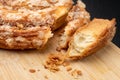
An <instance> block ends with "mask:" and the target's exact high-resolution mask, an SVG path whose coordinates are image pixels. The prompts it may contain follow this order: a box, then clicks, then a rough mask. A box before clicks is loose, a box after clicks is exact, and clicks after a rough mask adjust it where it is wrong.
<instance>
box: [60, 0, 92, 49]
mask: <svg viewBox="0 0 120 80" xmlns="http://www.w3.org/2000/svg"><path fill="white" fill-rule="evenodd" d="M85 8H86V6H85V4H84V3H83V2H82V1H80V0H78V1H77V4H76V5H74V6H73V8H72V9H71V10H70V12H69V13H68V16H67V25H66V26H65V29H64V33H63V34H62V36H61V39H60V42H59V48H60V49H66V48H67V46H68V43H69V41H70V39H71V36H73V34H74V32H75V31H76V30H77V29H78V28H79V27H82V26H83V25H85V24H87V23H88V22H89V21H90V14H89V13H88V12H87V11H86V9H85Z"/></svg>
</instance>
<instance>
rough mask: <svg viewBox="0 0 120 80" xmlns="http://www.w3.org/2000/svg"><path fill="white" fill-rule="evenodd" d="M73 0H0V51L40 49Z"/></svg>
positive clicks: (61, 21) (60, 22) (59, 23)
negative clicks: (1, 49)
mask: <svg viewBox="0 0 120 80" xmlns="http://www.w3.org/2000/svg"><path fill="white" fill-rule="evenodd" d="M72 4H73V2H72V0H0V48H4V49H33V48H42V47H43V46H44V45H45V44H46V42H47V40H48V39H49V38H50V37H52V31H54V30H55V29H57V28H59V27H60V25H62V24H63V23H64V18H66V14H67V13H68V12H69V10H70V9H71V7H72Z"/></svg>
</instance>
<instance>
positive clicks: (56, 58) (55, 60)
mask: <svg viewBox="0 0 120 80" xmlns="http://www.w3.org/2000/svg"><path fill="white" fill-rule="evenodd" d="M64 61H65V55H63V54H61V53H59V54H58V53H57V54H50V55H49V56H48V59H47V60H46V62H45V63H44V67H45V69H48V70H50V71H52V72H57V71H60V69H59V66H60V65H62V64H63V63H64Z"/></svg>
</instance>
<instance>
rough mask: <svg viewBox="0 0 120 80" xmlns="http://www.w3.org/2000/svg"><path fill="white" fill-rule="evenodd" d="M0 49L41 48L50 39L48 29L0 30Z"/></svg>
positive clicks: (49, 30)
mask: <svg viewBox="0 0 120 80" xmlns="http://www.w3.org/2000/svg"><path fill="white" fill-rule="evenodd" d="M0 34H1V35H0V48H4V49H34V48H38V49H40V48H42V47H43V46H44V45H45V44H46V42H47V41H48V39H49V38H50V37H52V34H51V29H50V28H40V27H38V28H36V29H35V30H33V29H32V30H11V31H10V32H9V31H5V30H3V31H2V30H0Z"/></svg>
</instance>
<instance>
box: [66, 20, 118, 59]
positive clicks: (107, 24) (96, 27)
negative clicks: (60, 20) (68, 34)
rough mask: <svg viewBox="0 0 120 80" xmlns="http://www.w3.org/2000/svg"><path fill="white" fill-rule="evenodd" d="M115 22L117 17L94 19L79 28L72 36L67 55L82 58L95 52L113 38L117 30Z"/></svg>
mask: <svg viewBox="0 0 120 80" xmlns="http://www.w3.org/2000/svg"><path fill="white" fill-rule="evenodd" d="M115 24H116V21H115V19H112V20H107V19H94V20H92V21H91V22H90V23H89V24H86V25H84V26H83V27H82V28H79V29H78V30H77V31H76V32H75V34H74V35H73V37H72V38H71V41H70V43H69V48H68V51H67V56H68V57H69V58H73V59H77V58H79V59H82V58H84V57H86V56H89V55H91V54H93V53H95V52H96V51H98V50H99V49H101V48H102V47H104V46H105V45H106V44H107V43H108V42H110V41H111V40H112V38H113V37H114V34H115V31H116V27H115Z"/></svg>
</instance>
